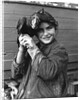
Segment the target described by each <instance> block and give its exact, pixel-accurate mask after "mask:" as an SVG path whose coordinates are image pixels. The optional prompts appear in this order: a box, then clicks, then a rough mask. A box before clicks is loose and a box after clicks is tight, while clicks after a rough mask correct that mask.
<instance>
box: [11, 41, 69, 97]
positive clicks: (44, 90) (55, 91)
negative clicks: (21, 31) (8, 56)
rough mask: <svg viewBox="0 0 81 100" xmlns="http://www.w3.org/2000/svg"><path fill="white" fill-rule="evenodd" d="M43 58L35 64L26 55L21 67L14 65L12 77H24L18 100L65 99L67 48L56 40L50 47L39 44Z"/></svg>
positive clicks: (36, 59)
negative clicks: (35, 99)
mask: <svg viewBox="0 0 81 100" xmlns="http://www.w3.org/2000/svg"><path fill="white" fill-rule="evenodd" d="M38 47H39V48H40V51H41V55H43V56H44V57H43V58H42V60H41V62H40V63H38V59H39V57H40V56H39V55H37V56H36V58H35V60H34V62H33V64H32V62H31V58H30V56H29V55H28V54H26V59H25V60H24V62H23V63H22V64H21V65H18V64H16V62H15V60H14V61H13V64H12V77H13V78H17V79H18V77H20V76H22V81H21V83H20V86H19V89H18V90H19V91H18V94H17V96H16V98H17V99H20V98H23V99H26V98H53V97H54V98H55V97H63V96H65V93H66V88H67V63H68V54H67V52H66V50H65V48H64V47H63V46H62V45H60V44H59V43H58V42H57V41H56V40H54V41H53V42H52V43H51V44H49V45H44V44H38Z"/></svg>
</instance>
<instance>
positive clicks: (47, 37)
mask: <svg viewBox="0 0 81 100" xmlns="http://www.w3.org/2000/svg"><path fill="white" fill-rule="evenodd" d="M51 37H52V35H50V36H46V37H43V39H49V38H51Z"/></svg>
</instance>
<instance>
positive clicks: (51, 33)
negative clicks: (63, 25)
mask: <svg viewBox="0 0 81 100" xmlns="http://www.w3.org/2000/svg"><path fill="white" fill-rule="evenodd" d="M55 34H56V33H55V28H54V26H53V25H51V24H49V23H46V22H42V23H41V24H40V26H39V29H38V31H37V37H38V39H39V40H40V41H41V42H42V43H44V44H49V43H51V42H52V40H53V39H54V38H55Z"/></svg>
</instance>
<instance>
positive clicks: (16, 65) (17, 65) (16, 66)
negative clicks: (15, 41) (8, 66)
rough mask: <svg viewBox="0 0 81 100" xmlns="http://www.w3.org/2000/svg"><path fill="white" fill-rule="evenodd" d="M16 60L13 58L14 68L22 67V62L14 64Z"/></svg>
mask: <svg viewBox="0 0 81 100" xmlns="http://www.w3.org/2000/svg"><path fill="white" fill-rule="evenodd" d="M16 58H17V56H15V57H14V60H13V65H14V67H15V68H18V67H19V66H22V65H23V63H24V61H23V62H22V63H21V64H18V63H17V62H16Z"/></svg>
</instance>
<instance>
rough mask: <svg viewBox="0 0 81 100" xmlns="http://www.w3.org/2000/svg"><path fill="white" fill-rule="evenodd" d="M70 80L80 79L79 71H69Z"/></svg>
mask: <svg viewBox="0 0 81 100" xmlns="http://www.w3.org/2000/svg"><path fill="white" fill-rule="evenodd" d="M67 75H68V81H74V80H78V71H71V72H70V71H69V72H67Z"/></svg>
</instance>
